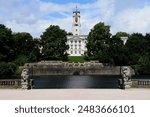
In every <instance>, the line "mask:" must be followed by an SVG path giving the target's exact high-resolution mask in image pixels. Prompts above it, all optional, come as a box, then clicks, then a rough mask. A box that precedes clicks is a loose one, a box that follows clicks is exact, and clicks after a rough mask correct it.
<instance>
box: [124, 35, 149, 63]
mask: <svg viewBox="0 0 150 117" xmlns="http://www.w3.org/2000/svg"><path fill="white" fill-rule="evenodd" d="M145 44H146V40H145V38H144V36H143V35H142V34H140V33H133V34H132V35H131V36H129V39H128V41H127V43H126V46H127V48H128V49H129V63H128V64H129V65H135V64H138V61H139V59H140V56H143V55H145V54H146V53H147V51H146V46H145Z"/></svg>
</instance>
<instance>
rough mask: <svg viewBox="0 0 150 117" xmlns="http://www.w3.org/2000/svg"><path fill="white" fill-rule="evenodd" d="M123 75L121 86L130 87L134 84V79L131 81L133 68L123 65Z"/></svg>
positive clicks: (123, 87)
mask: <svg viewBox="0 0 150 117" xmlns="http://www.w3.org/2000/svg"><path fill="white" fill-rule="evenodd" d="M121 75H122V79H121V82H120V85H121V88H122V89H129V88H131V86H132V81H131V69H130V67H128V66H123V67H121Z"/></svg>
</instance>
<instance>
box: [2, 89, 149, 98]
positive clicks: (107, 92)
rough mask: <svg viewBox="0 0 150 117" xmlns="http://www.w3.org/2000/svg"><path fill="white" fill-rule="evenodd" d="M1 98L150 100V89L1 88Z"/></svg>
mask: <svg viewBox="0 0 150 117" xmlns="http://www.w3.org/2000/svg"><path fill="white" fill-rule="evenodd" d="M0 100H150V89H148V88H147V89H146V88H145V89H138V88H137V89H136V88H132V89H127V90H121V89H32V90H22V89H0Z"/></svg>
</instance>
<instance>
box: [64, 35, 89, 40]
mask: <svg viewBox="0 0 150 117" xmlns="http://www.w3.org/2000/svg"><path fill="white" fill-rule="evenodd" d="M86 38H87V35H78V36H75V35H72V36H67V39H69V40H82V39H86Z"/></svg>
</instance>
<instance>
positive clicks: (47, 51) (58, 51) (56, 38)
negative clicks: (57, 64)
mask: <svg viewBox="0 0 150 117" xmlns="http://www.w3.org/2000/svg"><path fill="white" fill-rule="evenodd" d="M66 35H67V33H66V31H65V30H62V29H60V27H59V26H54V25H51V26H49V27H48V28H47V29H46V31H45V32H43V34H42V35H41V42H42V46H43V49H42V58H43V59H44V60H67V59H68V54H67V50H68V49H69V46H68V45H67V44H66V43H67V36H66Z"/></svg>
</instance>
